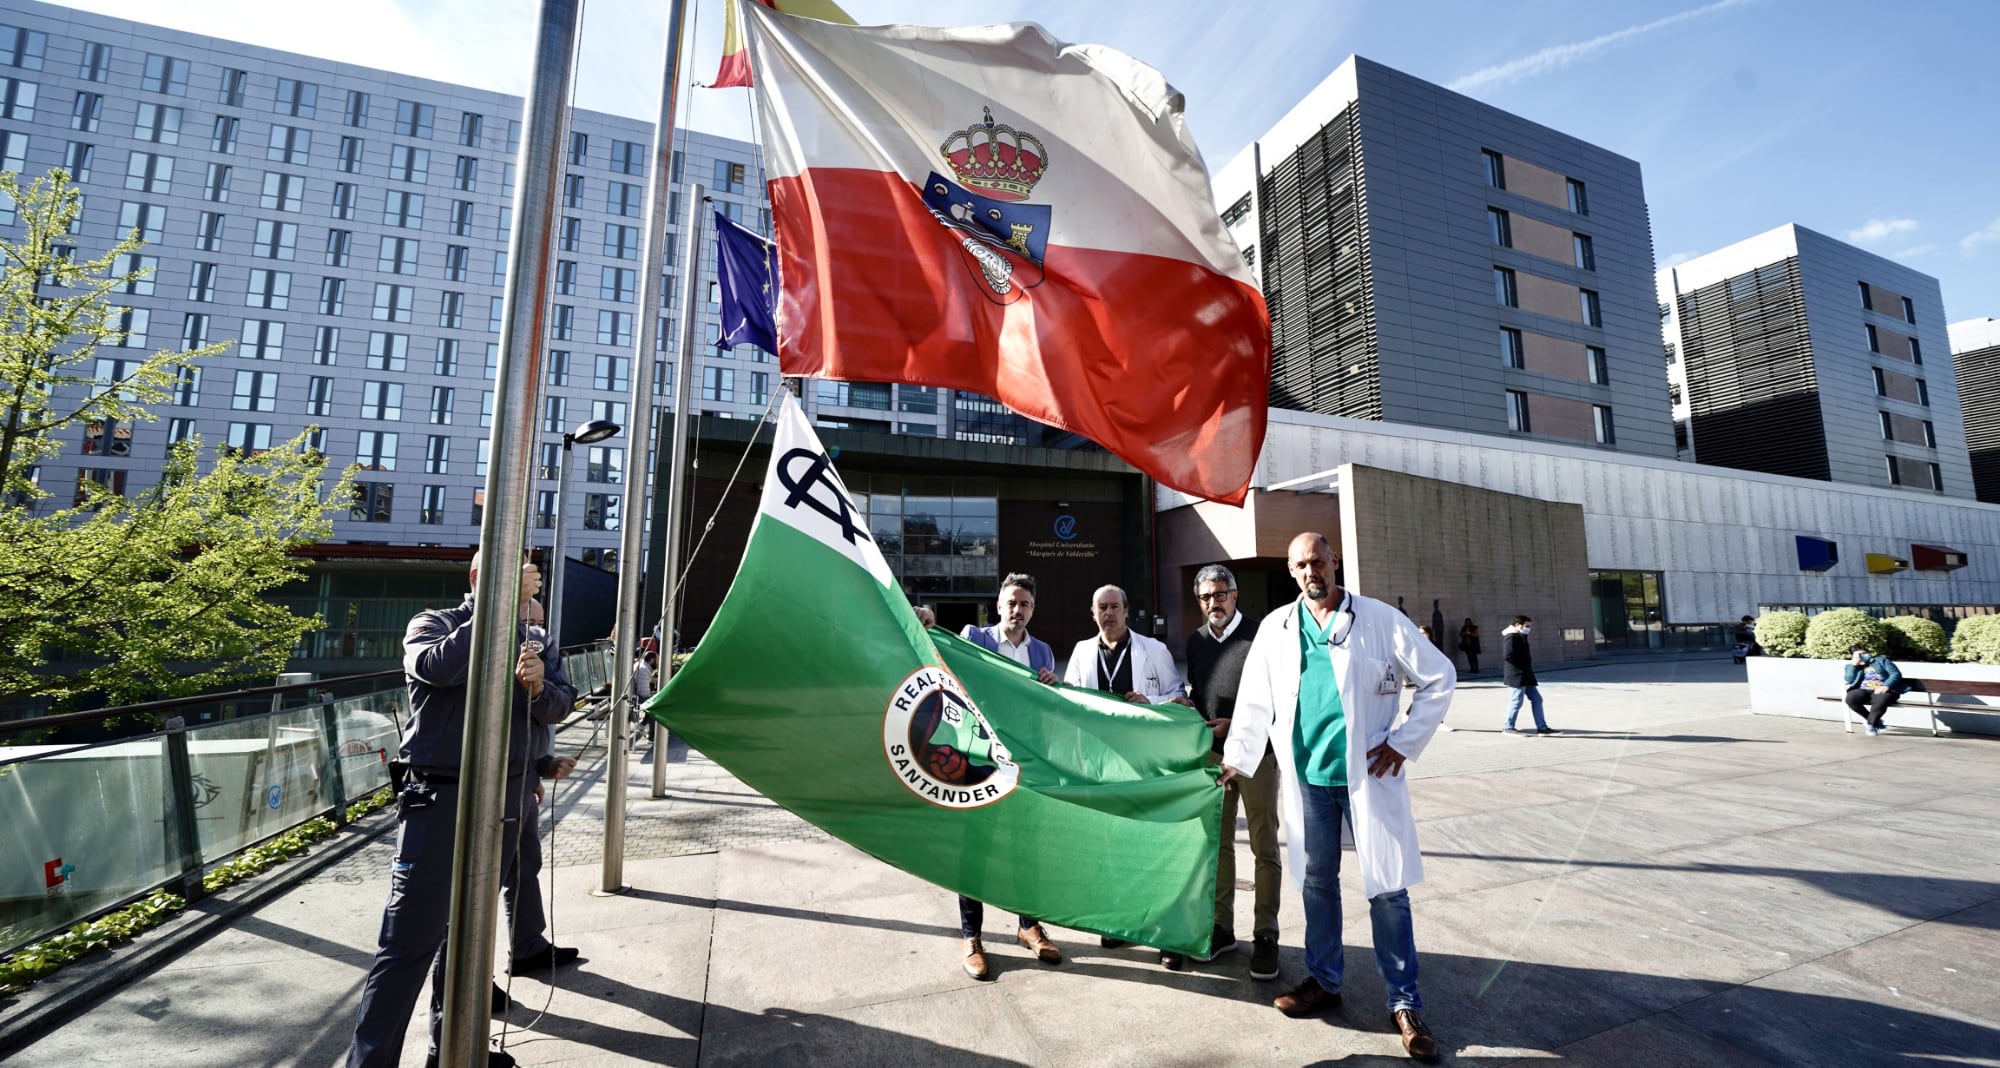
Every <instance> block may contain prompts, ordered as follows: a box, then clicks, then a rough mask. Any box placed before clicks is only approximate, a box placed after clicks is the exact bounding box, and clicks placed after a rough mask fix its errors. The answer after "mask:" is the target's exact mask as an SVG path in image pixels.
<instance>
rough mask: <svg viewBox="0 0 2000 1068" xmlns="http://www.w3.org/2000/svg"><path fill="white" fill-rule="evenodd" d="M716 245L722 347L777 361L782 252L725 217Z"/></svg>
mask: <svg viewBox="0 0 2000 1068" xmlns="http://www.w3.org/2000/svg"><path fill="white" fill-rule="evenodd" d="M715 240H716V257H715V258H716V266H717V267H718V269H719V270H718V273H719V274H720V275H721V279H720V281H721V289H722V336H721V337H719V338H717V339H716V342H715V345H716V347H717V348H723V349H728V348H735V347H736V346H738V345H755V346H757V347H758V348H760V349H763V350H764V351H765V352H768V353H770V354H771V355H773V356H776V355H777V354H778V318H777V314H776V309H777V300H778V279H777V272H778V246H777V245H776V244H775V243H773V242H771V241H768V240H766V239H765V238H763V237H761V236H759V235H758V234H757V232H756V231H754V230H750V229H747V228H745V227H743V226H741V225H738V224H737V222H736V221H735V220H734V219H731V218H730V217H729V216H727V215H724V214H722V213H721V212H719V211H718V212H716V213H715Z"/></svg>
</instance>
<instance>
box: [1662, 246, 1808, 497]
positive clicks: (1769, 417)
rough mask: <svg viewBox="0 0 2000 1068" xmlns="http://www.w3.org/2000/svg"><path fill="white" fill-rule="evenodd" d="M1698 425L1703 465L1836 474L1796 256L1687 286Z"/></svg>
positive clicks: (1687, 350)
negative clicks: (1832, 466)
mask: <svg viewBox="0 0 2000 1068" xmlns="http://www.w3.org/2000/svg"><path fill="white" fill-rule="evenodd" d="M1679 305H1680V306H1679V309H1678V310H1679V314H1680V320H1681V355H1682V358H1683V359H1685V360H1686V361H1687V375H1688V380H1689V381H1690V382H1698V383H1700V384H1701V385H1700V388H1699V389H1696V390H1694V391H1693V392H1692V396H1691V397H1690V398H1689V399H1690V402H1691V426H1690V428H1689V429H1690V432H1691V434H1692V437H1693V440H1694V447H1695V455H1696V456H1698V457H1699V458H1700V462H1702V463H1704V464H1716V465H1719V466H1722V467H1734V468H1738V469H1740V470H1745V471H1764V472H1768V473H1770V474H1774V475H1791V476H1793V477H1795V478H1812V479H1821V480H1830V479H1831V478H1832V471H1831V466H1830V464H1829V462H1828V458H1827V449H1826V431H1825V426H1824V422H1823V416H1822V415H1821V406H1820V395H1819V380H1818V375H1817V372H1816V371H1815V369H1814V363H1813V352H1812V341H1811V338H1810V336H1809V334H1808V332H1807V328H1806V315H1805V296H1804V291H1803V288H1802V287H1801V285H1800V281H1799V261H1798V257H1796V256H1792V257H1789V258H1787V259H1785V260H1782V261H1780V262H1777V263H1773V264H1770V265H1769V266H1766V267H1761V268H1758V269H1757V270H1754V271H1749V272H1746V273H1744V274H1739V275H1736V276H1734V277H1731V278H1727V279H1724V280H1723V281H1720V282H1716V283H1714V284H1711V285H1707V286H1702V287H1700V288H1697V289H1693V290H1689V291H1687V292H1685V293H1682V294H1681V295H1680V298H1679Z"/></svg>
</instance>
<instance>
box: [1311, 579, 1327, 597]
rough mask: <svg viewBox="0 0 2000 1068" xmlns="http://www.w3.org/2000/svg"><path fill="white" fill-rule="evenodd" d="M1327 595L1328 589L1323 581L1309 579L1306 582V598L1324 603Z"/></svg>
mask: <svg viewBox="0 0 2000 1068" xmlns="http://www.w3.org/2000/svg"><path fill="white" fill-rule="evenodd" d="M1327 593H1328V588H1327V585H1326V582H1325V580H1323V579H1316V578H1311V579H1307V580H1306V596H1307V597H1310V598H1312V599H1313V600H1315V601H1324V600H1326V595H1327Z"/></svg>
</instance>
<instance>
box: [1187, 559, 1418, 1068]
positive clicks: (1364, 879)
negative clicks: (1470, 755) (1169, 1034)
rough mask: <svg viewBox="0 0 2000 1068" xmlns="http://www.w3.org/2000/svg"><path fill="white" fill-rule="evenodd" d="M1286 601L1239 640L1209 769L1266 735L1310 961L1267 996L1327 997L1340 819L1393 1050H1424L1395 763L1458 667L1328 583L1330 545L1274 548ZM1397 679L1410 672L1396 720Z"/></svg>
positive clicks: (1406, 827) (1330, 996) (1408, 753)
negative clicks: (1408, 692)
mask: <svg viewBox="0 0 2000 1068" xmlns="http://www.w3.org/2000/svg"><path fill="white" fill-rule="evenodd" d="M1288 564H1289V567H1290V569H1291V574H1292V578H1293V579H1294V580H1295V581H1297V583H1298V585H1299V590H1300V596H1299V599H1298V600H1296V601H1294V602H1292V603H1291V604H1288V605H1286V606H1285V607H1283V608H1280V609H1278V610H1277V611H1275V612H1272V613H1271V614H1270V615H1269V616H1267V617H1265V619H1264V622H1263V624H1262V625H1261V626H1260V627H1259V628H1258V631H1257V637H1256V639H1255V641H1254V642H1253V643H1252V645H1251V647H1250V657H1249V660H1248V662H1246V663H1245V664H1244V668H1243V682H1242V685H1241V686H1240V687H1239V688H1238V690H1237V693H1236V715H1235V718H1234V720H1233V722H1232V723H1231V725H1230V731H1229V738H1228V741H1227V743H1226V744H1225V747H1224V750H1223V755H1222V764H1223V768H1222V781H1223V782H1224V783H1227V782H1228V781H1229V780H1231V779H1232V778H1235V777H1237V776H1242V775H1244V774H1245V772H1244V770H1243V769H1245V768H1250V769H1254V768H1256V767H1257V765H1258V764H1259V763H1260V762H1261V760H1262V758H1263V755H1264V746H1265V744H1266V742H1267V740H1268V741H1269V742H1270V743H1271V748H1272V750H1273V752H1274V753H1275V755H1276V756H1277V758H1278V761H1277V762H1278V774H1279V775H1280V776H1281V780H1282V786H1283V803H1282V805H1281V807H1280V811H1281V812H1282V814H1283V816H1282V818H1283V822H1284V825H1285V838H1286V843H1285V844H1286V853H1287V856H1286V858H1285V875H1286V877H1287V879H1288V880H1289V881H1290V882H1291V883H1292V885H1294V886H1299V887H1300V888H1301V889H1302V890H1303V891H1304V894H1305V906H1306V967H1307V969H1308V971H1309V972H1310V973H1311V974H1310V975H1308V976H1307V978H1306V979H1305V981H1304V982H1302V983H1300V984H1299V986H1298V987H1297V988H1296V989H1294V990H1293V991H1292V992H1291V993H1289V994H1285V995H1283V996H1281V997H1279V998H1278V999H1277V1000H1276V1001H1275V1002H1274V1003H1273V1004H1275V1005H1276V1006H1277V1008H1278V1009H1279V1011H1281V1012H1283V1013H1285V1015H1287V1016H1308V1015H1312V1014H1315V1013H1318V1012H1321V1011H1324V1010H1326V1009H1329V1008H1332V1007H1333V1006H1335V1005H1337V1004H1338V1003H1339V1001H1340V983H1341V976H1342V972H1343V969H1344V966H1345V961H1344V959H1343V956H1342V951H1341V937H1340V924H1341V916H1340V845H1341V831H1342V829H1343V828H1346V829H1347V830H1349V831H1351V832H1352V834H1353V839H1354V853H1355V859H1356V861H1357V862H1358V863H1359V864H1360V866H1361V884H1362V888H1363V890H1364V892H1365V893H1366V894H1367V897H1368V910H1369V918H1370V920H1371V923H1372V925H1373V927H1374V933H1375V959H1376V963H1377V964H1379V965H1380V966H1381V969H1382V979H1383V983H1384V985H1385V986H1386V987H1387V988H1388V995H1389V1011H1390V1015H1391V1016H1392V1017H1393V1018H1394V1020H1395V1023H1396V1029H1397V1031H1398V1032H1400V1033H1401V1035H1402V1040H1403V1049H1404V1050H1405V1051H1406V1052H1408V1053H1409V1055H1410V1056H1412V1057H1415V1058H1416V1059H1418V1060H1423V1061H1429V1060H1435V1059H1436V1058H1437V1055H1438V1046H1437V1039H1436V1038H1435V1037H1433V1036H1432V1034H1431V1033H1430V1029H1429V1028H1427V1027H1425V1026H1424V1022H1423V1019H1422V1018H1421V1017H1420V1016H1419V1015H1418V1012H1419V1010H1420V1009H1421V1008H1422V1007H1423V999H1422V998H1420V997H1419V996H1418V994H1417V947H1416V937H1415V935H1414V933H1413V931H1412V928H1411V925H1410V895H1409V891H1408V888H1409V887H1410V886H1411V885H1412V884H1414V883H1416V882H1419V881H1421V880H1422V879H1423V877H1424V869H1423V857H1422V856H1421V854H1420V853H1419V852H1418V849H1417V826H1416V820H1415V818H1414V817H1413V816H1412V815H1411V812H1410V791H1409V783H1408V780H1406V779H1405V778H1403V763H1404V762H1405V761H1407V760H1412V759H1415V758H1416V757H1417V756H1418V754H1420V753H1422V752H1423V749H1424V746H1425V745H1426V744H1428V743H1429V742H1430V740H1431V735H1433V734H1434V733H1436V731H1437V728H1438V724H1439V723H1440V722H1441V721H1442V720H1443V719H1444V714H1445V709H1446V708H1448V707H1449V706H1450V704H1451V694H1452V688H1453V687H1454V686H1456V685H1457V682H1458V673H1457V671H1456V670H1455V669H1454V668H1453V667H1452V663H1451V661H1450V660H1449V659H1447V658H1446V657H1445V655H1444V654H1443V653H1441V652H1439V651H1438V648H1437V646H1436V645H1434V644H1432V643H1431V642H1430V641H1428V640H1427V639H1425V638H1424V636H1423V634H1422V632H1420V631H1418V630H1417V626H1416V624H1414V623H1412V622H1410V620H1409V619H1408V618H1407V617H1405V616H1404V615H1403V614H1402V613H1401V612H1399V611H1397V610H1396V609H1395V608H1393V607H1391V606H1389V605H1387V604H1384V603H1382V602H1381V601H1377V600H1375V599H1373V598H1370V597H1361V596H1357V595H1355V594H1354V593H1351V592H1349V591H1347V590H1343V589H1341V588H1340V587H1339V586H1337V585H1335V584H1334V583H1333V579H1332V571H1333V549H1332V547H1331V546H1330V545H1329V544H1328V543H1327V540H1326V537H1325V536H1324V535H1321V534H1313V533H1306V534H1300V535H1299V536H1298V537H1296V538H1294V539H1292V544H1291V549H1290V552H1289V554H1288ZM1405 680H1408V681H1410V682H1413V683H1415V684H1416V695H1415V697H1414V698H1412V700H1411V702H1410V709H1409V714H1408V716H1407V717H1401V718H1402V722H1401V723H1400V724H1399V723H1398V722H1397V720H1398V718H1399V712H1400V709H1399V704H1400V702H1401V698H1402V693H1403V684H1404V682H1405Z"/></svg>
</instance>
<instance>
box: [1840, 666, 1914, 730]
mask: <svg viewBox="0 0 2000 1068" xmlns="http://www.w3.org/2000/svg"><path fill="white" fill-rule="evenodd" d="M1848 653H1849V659H1848V661H1847V670H1846V672H1845V674H1846V676H1847V697H1846V700H1847V707H1849V708H1851V709H1853V710H1854V714H1855V715H1857V716H1860V717H1861V718H1862V720H1863V721H1865V722H1866V723H1867V724H1868V733H1869V734H1880V733H1882V732H1883V731H1885V730H1887V729H1888V728H1887V727H1884V726H1882V716H1883V715H1884V714H1885V713H1887V712H1888V711H1889V706H1890V705H1893V704H1895V703H1896V701H1897V699H1899V698H1901V697H1902V696H1903V693H1904V691H1906V690H1908V689H1909V688H1910V684H1909V683H1907V682H1905V681H1904V680H1903V673H1902V671H1901V670H1899V669H1898V668H1897V667H1896V662H1895V661H1893V660H1891V659H1889V658H1888V657H1886V656H1876V655H1874V654H1871V653H1870V652H1869V651H1868V647H1867V646H1865V645H1857V646H1854V647H1853V648H1851V649H1849V650H1848Z"/></svg>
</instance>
